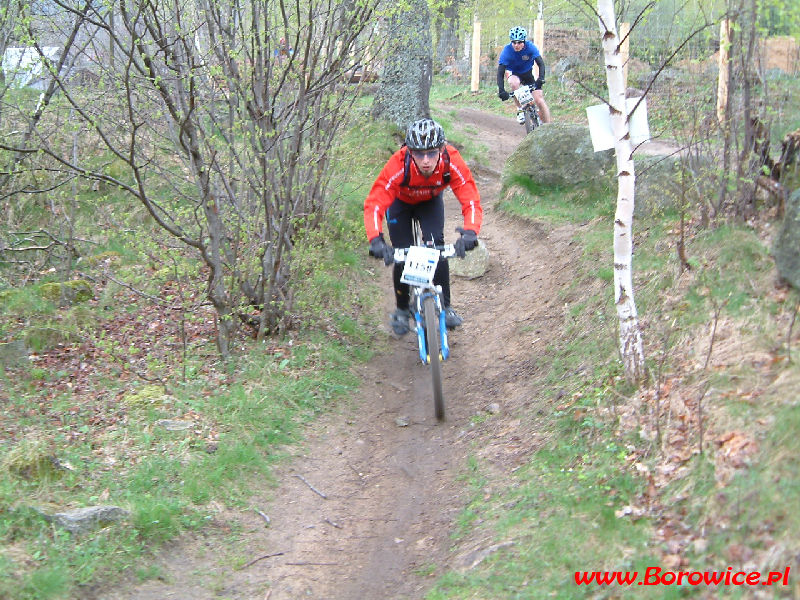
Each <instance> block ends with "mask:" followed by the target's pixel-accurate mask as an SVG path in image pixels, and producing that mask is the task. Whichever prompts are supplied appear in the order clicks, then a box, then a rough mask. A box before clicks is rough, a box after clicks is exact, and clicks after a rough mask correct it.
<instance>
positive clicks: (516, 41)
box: [511, 40, 525, 45]
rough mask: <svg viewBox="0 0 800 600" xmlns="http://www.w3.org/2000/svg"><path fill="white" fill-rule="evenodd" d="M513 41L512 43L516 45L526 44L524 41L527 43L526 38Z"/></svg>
mask: <svg viewBox="0 0 800 600" xmlns="http://www.w3.org/2000/svg"><path fill="white" fill-rule="evenodd" d="M511 43H512V44H515V45H516V44H524V43H525V40H514V41H512V42H511Z"/></svg>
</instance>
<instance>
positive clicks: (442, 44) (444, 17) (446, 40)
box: [435, 0, 461, 67]
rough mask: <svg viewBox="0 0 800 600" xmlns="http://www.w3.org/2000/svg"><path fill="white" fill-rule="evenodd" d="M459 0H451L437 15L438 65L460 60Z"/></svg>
mask: <svg viewBox="0 0 800 600" xmlns="http://www.w3.org/2000/svg"><path fill="white" fill-rule="evenodd" d="M458 4H459V0H450V2H448V3H447V4H446V5H445V6H444V8H443V9H442V10H441V12H440V13H439V14H438V15H437V16H436V19H435V21H436V40H437V41H436V62H437V67H442V66H444V65H449V64H453V63H455V62H456V61H457V60H458V53H459V51H460V50H461V40H460V38H459V36H458Z"/></svg>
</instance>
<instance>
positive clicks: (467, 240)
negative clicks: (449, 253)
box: [453, 227, 478, 258]
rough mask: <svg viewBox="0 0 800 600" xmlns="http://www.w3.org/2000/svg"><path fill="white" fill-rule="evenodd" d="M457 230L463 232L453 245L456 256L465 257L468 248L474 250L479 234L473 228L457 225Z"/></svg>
mask: <svg viewBox="0 0 800 600" xmlns="http://www.w3.org/2000/svg"><path fill="white" fill-rule="evenodd" d="M456 231H457V232H458V233H460V234H461V237H460V238H458V239H457V240H456V243H455V244H453V247H454V248H455V251H456V256H458V257H459V258H464V257H465V256H466V255H467V251H468V250H472V249H473V248H474V247H475V246H477V245H478V234H477V233H475V232H474V231H472V229H464V228H463V227H456Z"/></svg>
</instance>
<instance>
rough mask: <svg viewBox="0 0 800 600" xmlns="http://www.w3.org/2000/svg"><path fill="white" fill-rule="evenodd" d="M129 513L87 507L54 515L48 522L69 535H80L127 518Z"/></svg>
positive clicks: (106, 508) (116, 509) (117, 509)
mask: <svg viewBox="0 0 800 600" xmlns="http://www.w3.org/2000/svg"><path fill="white" fill-rule="evenodd" d="M129 515H130V513H129V512H128V511H127V510H124V509H122V508H120V507H118V506H87V507H86V508H78V509H75V510H70V511H66V512H60V513H56V514H54V515H53V516H52V517H50V518H49V519H48V520H52V522H53V523H55V524H56V525H58V526H60V527H63V528H64V529H66V530H67V531H69V532H70V533H73V534H76V535H80V534H82V533H87V532H89V531H92V530H95V529H99V528H101V527H106V526H107V525H110V524H111V523H114V522H116V521H121V520H123V519H125V518H127V517H128V516H129Z"/></svg>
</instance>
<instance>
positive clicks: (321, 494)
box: [295, 475, 328, 500]
mask: <svg viewBox="0 0 800 600" xmlns="http://www.w3.org/2000/svg"><path fill="white" fill-rule="evenodd" d="M295 477H297V478H298V479H299V480H300V481H302V482H303V483H305V484H306V485H307V486H308V487H309V488H310V489H311V491H312V492H314V493H315V494H318V495H320V496H322V497H323V498H325V500H327V499H328V497H327V496H326V495H325V494H323V493H322V492H320V491H319V490H318V489H317V488H315V487H314V486H313V485H311V484H310V483H308V480H307V479H306V478H305V477H303V476H302V475H295Z"/></svg>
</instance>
